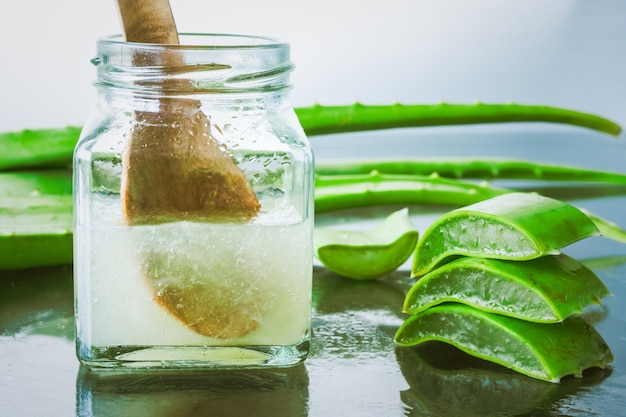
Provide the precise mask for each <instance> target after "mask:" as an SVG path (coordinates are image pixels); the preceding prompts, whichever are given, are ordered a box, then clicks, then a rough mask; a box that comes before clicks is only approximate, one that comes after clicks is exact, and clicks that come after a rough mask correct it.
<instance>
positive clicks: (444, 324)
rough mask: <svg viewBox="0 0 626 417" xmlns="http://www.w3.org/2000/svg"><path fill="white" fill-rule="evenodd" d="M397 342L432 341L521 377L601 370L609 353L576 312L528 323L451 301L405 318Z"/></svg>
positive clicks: (555, 376) (557, 377)
mask: <svg viewBox="0 0 626 417" xmlns="http://www.w3.org/2000/svg"><path fill="white" fill-rule="evenodd" d="M394 340H395V342H396V343H397V344H398V345H400V346H416V345H419V344H421V343H424V342H427V341H432V340H437V341H441V342H445V343H448V344H451V345H453V346H456V347H457V348H459V349H461V350H463V351H465V352H466V353H468V354H470V355H472V356H475V357H478V358H481V359H484V360H487V361H490V362H494V363H497V364H500V365H502V366H505V367H507V368H510V369H512V370H514V371H517V372H520V373H522V374H524V375H527V376H530V377H533V378H537V379H541V380H545V381H549V382H559V381H560V379H561V378H562V377H564V376H567V375H576V376H580V375H582V372H583V371H584V370H585V369H588V368H592V367H599V368H604V367H605V366H606V364H607V363H610V362H612V361H613V354H612V352H611V350H610V349H609V347H608V346H607V344H606V342H605V341H604V340H603V339H602V337H601V336H600V334H599V333H598V332H597V331H596V330H595V329H594V328H593V327H592V326H591V325H589V324H588V323H587V322H586V321H585V320H584V319H582V318H581V317H579V316H572V317H569V318H567V319H565V320H564V321H563V322H560V323H551V324H543V323H533V322H529V321H525V320H519V319H514V318H511V317H507V316H504V315H499V314H492V313H486V312H484V311H481V310H478V309H475V308H472V307H469V306H466V305H463V304H457V303H449V304H442V305H438V306H435V307H431V308H429V309H427V310H425V311H423V312H421V313H419V314H415V315H412V316H410V317H409V318H408V319H407V320H406V321H405V322H404V323H403V324H402V325H401V326H400V328H399V329H398V331H397V332H396V335H395V338H394Z"/></svg>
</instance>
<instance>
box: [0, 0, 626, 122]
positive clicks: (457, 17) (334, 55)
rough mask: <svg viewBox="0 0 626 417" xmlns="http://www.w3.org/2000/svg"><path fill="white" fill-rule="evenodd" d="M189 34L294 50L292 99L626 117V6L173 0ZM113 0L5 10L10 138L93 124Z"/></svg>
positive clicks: (4, 91)
mask: <svg viewBox="0 0 626 417" xmlns="http://www.w3.org/2000/svg"><path fill="white" fill-rule="evenodd" d="M171 4H172V8H173V10H174V14H175V17H176V20H177V22H178V28H179V30H180V31H186V32H221V33H245V34H256V35H267V36H275V37H279V38H282V39H284V40H287V41H288V42H290V43H291V44H292V55H293V60H294V61H295V63H296V71H295V73H294V74H293V78H292V80H293V83H294V85H295V89H294V90H293V93H292V101H293V103H294V105H298V106H299V105H308V104H312V103H313V102H316V101H317V102H321V103H326V104H329V103H334V104H344V103H349V102H351V101H353V100H356V99H358V100H360V101H362V102H365V103H390V102H394V101H400V102H404V103H417V102H420V103H427V102H437V101H440V100H447V101H452V102H467V101H474V100H482V101H485V102H490V101H491V102H494V101H518V102H522V103H533V104H550V105H558V106H567V107H573V108H576V109H580V110H585V111H590V112H595V113H600V114H602V115H604V116H608V117H611V118H613V119H615V120H617V121H619V122H621V123H624V122H626V104H625V102H626V24H624V22H626V5H625V1H624V0H523V1H522V0H518V1H514V0H508V1H507V0H472V1H468V0H387V1H385V2H370V1H363V0H333V1H331V0H317V1H314V2H312V1H309V2H305V1H300V0H266V1H262V2H261V1H252V0H227V1H200V0H171ZM120 27H121V26H120V22H119V16H118V13H117V8H116V3H115V1H114V0H100V1H95V0H54V1H50V0H20V1H19V2H11V7H10V11H9V9H8V8H5V11H4V12H2V13H0V39H1V41H0V42H1V45H2V55H1V58H0V60H1V61H0V62H1V63H2V73H1V74H2V76H1V77H0V97H1V98H2V99H1V100H0V131H6V130H17V129H24V128H37V127H52V126H63V125H66V124H81V123H82V122H83V120H85V118H86V115H87V112H88V111H89V108H90V106H91V105H92V103H93V101H94V90H93V87H92V86H91V83H92V80H93V78H94V75H95V71H94V68H93V67H92V66H91V64H90V63H89V60H90V58H92V57H93V56H94V53H95V41H96V39H97V38H98V37H100V36H103V35H107V34H110V33H117V32H120V30H121V29H120Z"/></svg>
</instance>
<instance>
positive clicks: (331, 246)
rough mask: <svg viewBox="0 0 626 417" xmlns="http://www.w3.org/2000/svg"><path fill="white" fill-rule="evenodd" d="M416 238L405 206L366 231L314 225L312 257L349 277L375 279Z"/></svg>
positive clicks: (389, 268)
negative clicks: (313, 255) (314, 256)
mask: <svg viewBox="0 0 626 417" xmlns="http://www.w3.org/2000/svg"><path fill="white" fill-rule="evenodd" d="M417 239H418V232H417V230H415V228H414V227H413V225H412V224H411V221H410V220H409V211H408V209H406V208H405V209H402V210H398V211H396V212H394V213H392V214H391V215H389V216H388V217H387V218H386V219H385V220H384V221H383V222H382V223H381V224H380V225H378V227H376V228H375V229H372V230H368V231H359V230H338V229H329V228H316V229H315V230H314V239H313V240H314V251H315V255H316V257H317V258H318V259H319V260H320V261H321V262H322V264H324V266H325V267H326V268H328V269H329V270H331V271H333V272H335V273H337V274H339V275H342V276H344V277H348V278H353V279H376V278H380V277H382V276H384V275H387V274H388V273H390V272H393V271H395V270H396V269H397V268H398V267H399V266H400V265H402V264H403V263H404V262H405V261H406V260H407V259H408V258H409V257H410V256H411V254H412V253H413V250H414V248H415V245H416V244H417Z"/></svg>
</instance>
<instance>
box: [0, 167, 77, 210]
mask: <svg viewBox="0 0 626 417" xmlns="http://www.w3.org/2000/svg"><path fill="white" fill-rule="evenodd" d="M38 195H72V171H71V170H69V169H58V170H41V171H16V172H0V199H2V198H5V197H34V196H38ZM1 201H2V200H0V206H1Z"/></svg>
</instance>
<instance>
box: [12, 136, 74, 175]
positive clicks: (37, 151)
mask: <svg viewBox="0 0 626 417" xmlns="http://www.w3.org/2000/svg"><path fill="white" fill-rule="evenodd" d="M80 131H81V128H79V127H75V126H68V127H65V128H52V129H36V130H22V131H19V132H5V133H0V170H8V169H15V168H33V167H37V168H50V167H61V166H70V165H71V164H72V154H73V153H74V147H75V146H76V142H77V141H78V137H79V135H80Z"/></svg>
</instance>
